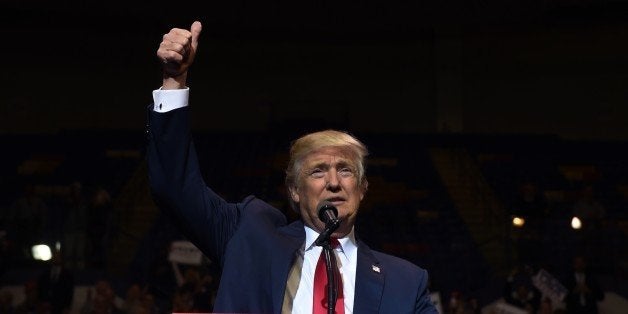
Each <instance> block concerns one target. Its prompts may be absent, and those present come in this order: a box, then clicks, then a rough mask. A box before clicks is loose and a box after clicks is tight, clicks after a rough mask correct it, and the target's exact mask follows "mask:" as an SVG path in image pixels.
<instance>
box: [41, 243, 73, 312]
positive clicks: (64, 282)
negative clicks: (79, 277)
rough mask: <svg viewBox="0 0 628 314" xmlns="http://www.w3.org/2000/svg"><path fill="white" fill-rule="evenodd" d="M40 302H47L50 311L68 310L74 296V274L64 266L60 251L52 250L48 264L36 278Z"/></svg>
mask: <svg viewBox="0 0 628 314" xmlns="http://www.w3.org/2000/svg"><path fill="white" fill-rule="evenodd" d="M37 286H38V296H39V300H40V302H44V303H48V304H49V306H50V313H52V314H61V313H67V312H69V310H70V308H71V306H72V298H73V296H74V276H73V274H72V272H70V271H69V270H68V269H66V268H65V266H64V265H63V259H62V257H61V253H59V252H58V251H56V250H55V251H54V253H53V256H52V259H51V261H50V265H49V266H48V267H47V268H46V269H45V270H44V271H43V272H42V273H41V274H40V275H39V277H38V278H37Z"/></svg>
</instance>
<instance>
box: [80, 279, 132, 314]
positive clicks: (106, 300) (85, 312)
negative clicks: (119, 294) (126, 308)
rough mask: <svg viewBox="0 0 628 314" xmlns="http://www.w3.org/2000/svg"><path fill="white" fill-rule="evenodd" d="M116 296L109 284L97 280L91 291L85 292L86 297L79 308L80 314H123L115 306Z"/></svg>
mask: <svg viewBox="0 0 628 314" xmlns="http://www.w3.org/2000/svg"><path fill="white" fill-rule="evenodd" d="M115 301H116V295H115V293H114V291H113V289H112V288H111V284H110V283H109V282H108V281H106V280H99V281H97V282H96V284H95V285H94V288H93V289H90V290H88V291H87V296H86V298H85V301H84V302H83V306H81V314H101V313H102V314H115V313H123V312H122V311H121V310H120V309H119V308H118V307H117V306H116V302H115Z"/></svg>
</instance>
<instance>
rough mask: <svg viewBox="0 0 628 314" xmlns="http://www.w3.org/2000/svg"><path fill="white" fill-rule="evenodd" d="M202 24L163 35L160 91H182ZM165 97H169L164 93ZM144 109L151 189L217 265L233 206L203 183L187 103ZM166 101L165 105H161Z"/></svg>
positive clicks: (235, 216) (232, 223)
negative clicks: (146, 110) (163, 108)
mask: <svg viewBox="0 0 628 314" xmlns="http://www.w3.org/2000/svg"><path fill="white" fill-rule="evenodd" d="M200 32H201V23H200V22H194V24H192V26H191V28H190V30H189V31H188V30H184V29H179V28H173V29H172V30H170V31H169V32H168V33H167V34H166V35H164V37H163V40H162V42H161V44H160V45H159V49H158V50H157V56H158V57H159V58H160V60H162V62H163V86H162V88H161V89H162V90H157V91H155V92H154V93H157V94H159V93H168V94H173V93H174V94H177V95H175V96H181V95H182V94H185V95H187V93H188V91H187V90H178V91H175V90H166V89H182V88H185V84H186V77H187V73H188V69H189V67H190V66H191V65H192V63H193V61H194V57H195V55H196V49H197V48H198V37H199V34H200ZM165 98H168V97H165ZM160 105H161V104H155V108H153V106H151V107H150V108H149V112H148V139H149V142H148V148H147V161H148V173H149V181H150V187H151V192H152V194H153V197H154V199H155V201H156V203H157V205H158V206H159V208H160V209H161V210H162V211H164V213H166V214H167V215H168V216H169V218H171V219H172V222H173V223H175V224H176V225H177V226H178V228H179V229H180V230H181V231H182V232H183V233H184V234H185V235H186V236H187V238H188V239H189V240H190V241H192V242H193V243H194V244H195V245H196V246H197V247H198V248H199V249H201V250H202V251H203V253H205V254H206V255H207V256H208V257H209V258H210V259H212V260H213V261H216V262H218V263H219V264H222V262H223V260H222V257H223V255H224V251H225V247H226V243H227V242H228V241H229V239H230V238H231V236H232V234H233V233H234V232H235V229H236V227H237V224H238V221H239V216H240V215H239V210H238V207H237V205H236V204H233V203H228V202H226V201H225V200H223V199H222V198H221V197H220V196H218V194H216V193H215V192H213V191H212V190H211V189H210V188H208V187H207V185H206V184H205V181H204V178H203V177H202V175H201V170H200V166H199V162H198V157H197V154H196V149H195V147H194V143H193V141H192V135H191V130H190V117H189V116H190V110H189V107H188V106H187V104H185V105H184V106H183V107H178V108H177V109H174V110H169V111H164V112H162V111H163V110H160V112H156V111H155V110H156V109H157V107H161V106H160ZM164 105H165V104H164Z"/></svg>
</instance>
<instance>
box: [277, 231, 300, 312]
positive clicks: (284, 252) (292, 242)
mask: <svg viewBox="0 0 628 314" xmlns="http://www.w3.org/2000/svg"><path fill="white" fill-rule="evenodd" d="M278 231H279V237H278V244H277V245H275V246H273V248H274V250H273V252H272V264H271V269H270V272H271V281H272V287H273V290H272V300H273V309H274V311H273V312H274V313H280V312H281V307H282V305H283V297H284V294H285V290H286V281H287V280H288V273H289V272H290V268H291V267H292V263H293V262H294V257H295V254H296V252H297V250H298V249H299V248H301V246H302V245H303V243H304V242H305V229H303V223H301V222H300V221H296V222H293V223H291V224H289V225H288V226H285V227H282V228H279V229H278Z"/></svg>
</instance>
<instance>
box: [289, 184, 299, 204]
mask: <svg viewBox="0 0 628 314" xmlns="http://www.w3.org/2000/svg"><path fill="white" fill-rule="evenodd" d="M288 191H290V197H291V198H292V201H294V202H295V203H298V202H299V193H297V188H296V187H293V186H291V187H289V188H288Z"/></svg>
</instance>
